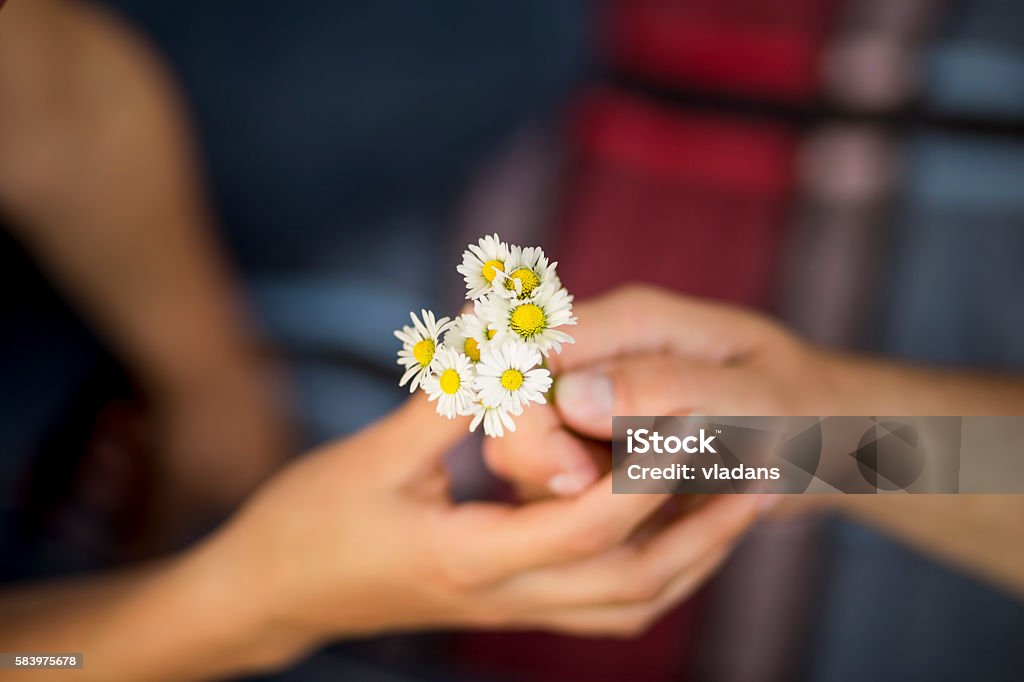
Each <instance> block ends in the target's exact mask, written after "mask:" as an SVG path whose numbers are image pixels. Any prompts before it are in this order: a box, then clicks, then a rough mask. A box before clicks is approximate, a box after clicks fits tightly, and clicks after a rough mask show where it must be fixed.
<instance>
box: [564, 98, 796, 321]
mask: <svg viewBox="0 0 1024 682" xmlns="http://www.w3.org/2000/svg"><path fill="white" fill-rule="evenodd" d="M579 120H580V124H579V126H578V130H579V152H578V158H579V167H578V169H577V170H576V172H575V173H574V178H573V180H572V184H571V186H570V188H569V193H568V199H567V210H566V215H565V221H564V228H565V229H564V231H563V234H562V239H561V243H560V246H559V248H558V249H557V253H558V257H559V262H560V265H559V274H560V275H561V276H562V278H563V280H564V281H565V283H566V286H568V287H569V289H570V290H571V291H572V292H573V293H575V294H576V295H577V296H578V297H581V298H582V297H585V296H589V295H592V294H596V293H599V292H601V291H604V290H605V289H608V288H610V287H613V286H615V285H617V284H621V283H624V282H649V283H652V284H658V285H661V286H665V287H669V288H672V289H676V290H678V291H682V292H685V293H689V294H694V295H699V296H708V297H713V298H719V299H725V300H729V301H734V302H737V303H743V304H747V305H753V306H764V305H767V304H768V303H769V302H770V301H771V298H772V294H773V286H772V282H773V278H774V269H775V260H776V254H777V251H778V246H779V241H780V238H781V234H782V228H783V225H784V224H785V218H786V209H787V200H788V193H789V186H790V182H791V175H792V170H791V166H792V162H793V152H794V145H795V140H794V138H793V136H792V135H791V134H790V133H789V132H788V131H787V130H786V129H785V128H782V127H779V126H777V125H775V124H768V123H753V122H749V121H745V120H730V119H726V118H721V117H710V116H707V115H698V114H693V113H682V112H675V111H671V112H669V111H665V110H662V109H659V108H657V107H656V106H654V105H651V104H648V103H644V102H641V101H638V100H636V99H632V98H629V97H627V96H624V95H621V94H618V93H615V92H611V91H605V92H602V93H600V94H598V95H597V96H595V97H594V98H593V99H591V100H590V101H589V102H588V103H587V104H586V105H584V107H583V111H582V113H581V115H580V117H579Z"/></svg>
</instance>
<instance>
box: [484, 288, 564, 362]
mask: <svg viewBox="0 0 1024 682" xmlns="http://www.w3.org/2000/svg"><path fill="white" fill-rule="evenodd" d="M572 299H573V297H572V296H570V295H569V292H568V291H566V290H565V288H564V287H556V286H555V285H554V283H553V282H549V283H546V284H543V285H541V286H540V287H539V288H538V289H537V291H536V292H535V293H534V295H533V298H530V299H526V300H522V301H520V300H519V299H516V298H512V299H508V298H502V297H500V296H490V297H488V298H487V299H485V300H484V302H483V304H482V305H481V306H480V314H481V315H482V316H483V318H484V320H485V321H486V322H487V323H488V326H489V328H491V329H495V330H497V333H496V335H495V337H494V343H496V344H501V343H504V342H505V341H506V340H507V339H510V338H511V339H520V340H523V341H526V342H527V343H530V344H534V345H536V346H537V348H538V349H539V350H540V352H541V353H543V354H544V355H548V354H549V353H550V352H551V349H552V348H554V349H555V352H556V353H561V352H562V344H563V343H573V338H572V337H571V336H569V335H568V334H566V333H565V332H564V331H560V330H559V329H557V327H563V326H567V325H573V324H576V318H575V317H573V314H572Z"/></svg>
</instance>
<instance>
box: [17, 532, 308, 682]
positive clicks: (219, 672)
mask: <svg viewBox="0 0 1024 682" xmlns="http://www.w3.org/2000/svg"><path fill="white" fill-rule="evenodd" d="M257 574H258V571H254V570H252V567H246V566H243V565H239V564H238V562H232V561H230V560H227V559H226V558H225V557H223V556H221V555H220V554H219V553H218V550H217V548H216V547H215V546H212V545H209V544H208V545H204V546H201V547H200V548H199V549H197V550H194V551H192V552H189V553H186V554H184V555H181V556H178V557H174V558H171V559H168V560H164V561H161V562H158V563H154V564H150V565H148V566H145V567H142V568H133V569H128V570H124V571H118V572H113V573H110V574H105V575H102V576H97V577H88V578H82V579H75V580H71V581H62V582H55V583H52V584H37V585H29V586H23V587H14V588H10V589H8V590H7V591H6V592H4V593H0V650H2V651H8V652H12V651H24V652H68V653H70V652H76V653H81V654H83V656H84V660H83V667H82V669H81V670H80V671H78V673H76V679H80V680H97V681H103V682H117V681H119V680H125V681H129V680H130V681H133V682H135V681H146V680H175V681H179V680H182V681H183V680H193V679H208V678H214V677H225V676H233V675H239V674H243V673H249V672H254V671H259V670H265V669H267V668H272V667H276V666H279V665H281V664H283V663H284V662H286V661H288V660H289V659H290V658H291V657H293V656H294V655H295V653H297V651H299V650H300V645H299V644H298V643H296V642H294V641H291V640H290V639H289V638H288V637H287V633H284V634H282V633H280V632H278V631H273V632H272V631H271V628H270V627H269V624H268V623H269V620H268V618H267V617H266V611H265V607H266V606H267V604H268V603H269V601H270V600H269V598H268V596H267V595H265V594H261V593H260V590H259V586H258V583H257V582H256V580H257ZM52 674H53V673H52V671H50V676H52ZM6 675H7V676H9V678H10V679H12V680H13V679H16V680H22V679H32V678H31V677H29V676H28V675H27V674H26V673H24V672H23V671H17V672H16V673H12V672H10V671H7V672H6ZM45 677H46V675H45V673H42V674H40V679H42V678H45ZM2 679H8V677H5V673H4V672H3V671H0V680H2Z"/></svg>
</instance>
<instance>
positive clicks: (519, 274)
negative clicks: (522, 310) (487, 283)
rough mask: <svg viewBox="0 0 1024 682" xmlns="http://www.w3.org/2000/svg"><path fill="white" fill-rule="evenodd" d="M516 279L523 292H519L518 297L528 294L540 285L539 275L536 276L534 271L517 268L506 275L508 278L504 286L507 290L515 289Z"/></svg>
mask: <svg viewBox="0 0 1024 682" xmlns="http://www.w3.org/2000/svg"><path fill="white" fill-rule="evenodd" d="M517 279H518V280H519V282H520V284H521V285H522V287H523V292H522V294H520V298H524V297H526V296H529V294H530V292H531V291H533V290H534V289H536V288H537V286H538V285H540V277H538V276H537V273H536V272H534V271H533V270H531V269H529V268H519V269H518V270H514V271H513V272H512V274H511V275H509V276H508V279H506V280H505V288H506V289H508V290H509V291H515V289H516V280H517Z"/></svg>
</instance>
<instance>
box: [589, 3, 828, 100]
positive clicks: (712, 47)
mask: <svg viewBox="0 0 1024 682" xmlns="http://www.w3.org/2000/svg"><path fill="white" fill-rule="evenodd" d="M835 4H836V2H835V0H620V1H619V2H614V3H612V5H611V11H610V13H609V14H610V15H609V20H608V30H607V41H608V46H607V50H608V52H609V53H610V54H611V55H612V60H613V62H614V63H615V64H616V65H617V66H619V67H620V68H624V69H626V70H629V71H635V72H639V73H643V74H646V75H648V76H653V77H655V78H659V79H661V80H667V81H669V82H674V83H679V84H685V85H688V86H698V87H704V88H707V89H710V90H713V91H718V92H722V91H724V92H733V93H741V94H744V95H768V96H770V97H772V98H774V99H790V100H792V99H798V100H803V99H808V98H810V97H812V96H813V95H814V94H815V92H816V90H817V85H818V80H819V64H818V60H817V55H818V53H819V52H820V50H821V46H822V44H823V42H824V40H825V36H826V33H827V30H828V27H829V25H830V23H831V21H832V15H833V9H834V5H835Z"/></svg>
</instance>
